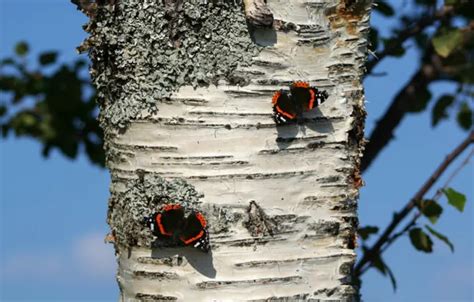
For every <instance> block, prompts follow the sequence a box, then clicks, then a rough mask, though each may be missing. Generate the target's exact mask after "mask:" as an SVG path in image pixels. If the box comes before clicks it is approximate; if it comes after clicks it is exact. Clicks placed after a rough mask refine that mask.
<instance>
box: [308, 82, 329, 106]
mask: <svg viewBox="0 0 474 302" xmlns="http://www.w3.org/2000/svg"><path fill="white" fill-rule="evenodd" d="M311 91H312V92H313V94H314V101H313V104H312V107H311V109H313V108H314V107H317V106H319V105H321V104H322V103H324V102H325V101H326V100H327V98H328V97H329V95H328V93H327V92H326V91H325V90H318V89H316V88H314V87H311ZM311 109H310V110H311Z"/></svg>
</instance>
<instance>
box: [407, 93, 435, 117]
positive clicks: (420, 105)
mask: <svg viewBox="0 0 474 302" xmlns="http://www.w3.org/2000/svg"><path fill="white" fill-rule="evenodd" d="M431 96H432V95H431V92H430V91H429V90H428V89H427V88H426V87H423V88H420V89H418V90H416V91H415V95H414V97H412V98H409V99H408V102H407V104H406V110H407V111H408V112H421V111H423V110H425V109H426V106H428V102H429V101H430V100H431Z"/></svg>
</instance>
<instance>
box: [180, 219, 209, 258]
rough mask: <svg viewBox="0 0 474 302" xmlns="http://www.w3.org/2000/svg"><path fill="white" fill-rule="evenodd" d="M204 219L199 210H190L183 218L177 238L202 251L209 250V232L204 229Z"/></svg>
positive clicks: (205, 223)
mask: <svg viewBox="0 0 474 302" xmlns="http://www.w3.org/2000/svg"><path fill="white" fill-rule="evenodd" d="M206 225H207V222H206V219H205V218H204V216H203V215H202V214H201V213H200V212H192V213H191V214H189V216H188V217H187V218H186V219H185V223H184V227H183V228H182V230H181V233H180V236H179V239H181V241H182V242H183V243H184V244H185V245H192V246H194V247H195V248H198V249H200V250H202V251H204V252H208V251H209V233H208V232H207V229H206Z"/></svg>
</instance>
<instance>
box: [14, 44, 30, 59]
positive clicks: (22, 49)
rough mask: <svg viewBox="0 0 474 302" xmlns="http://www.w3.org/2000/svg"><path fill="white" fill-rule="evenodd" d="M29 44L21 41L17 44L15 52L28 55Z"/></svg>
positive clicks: (21, 55)
mask: <svg viewBox="0 0 474 302" xmlns="http://www.w3.org/2000/svg"><path fill="white" fill-rule="evenodd" d="M28 50H29V46H28V44H27V43H26V42H24V41H21V42H18V43H17V44H16V45H15V53H16V54H17V55H19V56H20V57H23V56H26V55H27V54H28Z"/></svg>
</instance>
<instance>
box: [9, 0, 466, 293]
mask: <svg viewBox="0 0 474 302" xmlns="http://www.w3.org/2000/svg"><path fill="white" fill-rule="evenodd" d="M85 21H86V18H85V17H83V16H82V15H81V14H80V13H79V12H78V11H76V10H75V8H74V6H73V5H71V4H70V3H69V1H65V0H43V1H41V3H40V1H37V0H0V35H1V36H0V45H1V49H0V57H5V56H8V55H11V54H12V48H13V46H14V44H15V43H16V42H18V41H19V40H26V41H28V42H29V43H30V46H31V49H32V54H33V56H31V57H30V60H31V62H32V64H33V63H34V60H35V59H36V54H37V53H38V52H42V51H45V50H50V49H57V50H60V52H61V57H60V60H61V61H63V62H68V61H71V60H72V59H74V58H76V57H77V54H76V52H75V47H76V46H77V45H79V43H80V42H81V41H82V40H83V39H84V37H85V33H84V32H83V31H82V27H81V25H82V24H83V23H85ZM373 22H376V23H377V24H381V23H380V22H383V21H382V20H381V18H380V17H378V16H376V15H374V17H373ZM384 26H385V31H386V30H388V26H389V24H387V23H385V24H384ZM415 58H416V53H415V52H414V51H413V50H409V53H408V55H407V56H406V57H405V58H404V59H402V60H396V59H386V60H384V62H383V63H381V64H380V65H379V66H378V68H377V70H376V71H379V72H387V73H388V76H386V77H376V78H374V77H372V78H369V79H368V80H367V81H366V83H365V89H366V98H367V111H368V117H367V132H366V133H367V134H369V133H370V131H371V130H372V129H373V127H374V125H375V122H376V120H377V119H378V118H379V117H380V115H381V114H383V112H384V110H385V109H386V106H387V105H388V103H389V102H390V100H391V98H392V97H393V95H394V94H395V93H396V92H397V89H398V88H399V87H400V86H401V85H402V84H403V83H405V82H406V81H407V80H408V78H409V77H410V75H411V73H412V72H413V71H414V70H415V69H416V68H417V63H416V60H415ZM447 90H449V91H451V90H453V87H451V86H449V85H445V84H444V85H436V86H432V91H433V92H434V94H440V93H441V92H442V91H447ZM395 136H396V137H395V139H394V140H393V141H392V142H391V143H390V146H389V148H386V149H385V150H384V151H383V152H382V153H381V155H380V156H379V158H378V159H377V161H376V162H375V163H374V165H373V166H372V167H371V168H370V170H368V172H367V173H366V174H365V175H364V179H365V181H366V187H365V188H363V189H362V191H361V199H360V202H359V214H360V220H361V224H362V225H367V224H369V225H379V226H382V227H383V226H386V225H387V223H388V221H389V218H390V217H391V216H392V214H393V212H394V211H395V210H398V209H400V208H401V207H402V206H403V205H404V204H405V203H406V202H407V200H408V199H409V198H410V197H411V196H412V195H413V194H414V193H415V192H416V190H418V188H419V187H420V186H421V185H422V184H423V182H424V181H425V180H426V178H427V177H428V176H429V175H430V174H431V173H432V172H433V170H434V169H435V166H436V165H437V164H438V163H439V162H440V161H441V160H442V159H443V158H444V156H445V155H446V154H447V153H448V152H449V151H450V150H451V149H452V148H454V146H456V145H457V144H458V143H459V142H460V141H461V140H462V139H464V137H465V136H466V133H465V132H463V131H461V130H460V129H459V128H458V127H457V126H456V125H455V124H454V123H453V122H445V123H442V124H441V125H439V126H438V127H437V128H435V129H432V128H431V127H430V115H429V112H425V113H423V114H417V115H409V116H407V118H406V119H405V120H404V121H403V123H402V125H401V127H399V128H398V129H397V131H396V133H395ZM465 155H467V153H466V154H465ZM0 158H1V162H0V171H1V174H0V193H1V196H0V202H1V203H0V204H1V208H0V220H1V222H0V300H1V301H10V300H15V299H21V300H31V301H37V300H48V301H50V300H53V299H54V300H58V301H65V300H72V299H74V300H87V301H93V300H95V301H116V299H117V296H118V289H117V285H116V282H115V278H114V274H115V269H116V267H115V259H114V255H113V249H112V247H111V246H109V245H105V244H104V243H103V237H104V236H105V234H106V233H107V230H108V228H107V225H106V223H105V217H106V206H107V198H108V186H109V181H110V180H109V176H108V173H107V171H106V170H102V169H99V168H97V167H94V166H92V165H91V164H89V162H88V161H87V159H86V158H85V157H84V156H82V155H81V156H80V157H79V159H78V160H76V161H69V160H67V159H65V158H64V157H63V156H62V155H60V154H59V153H57V152H52V154H51V156H50V158H48V159H44V158H43V157H41V147H40V145H39V143H37V142H35V141H33V140H31V139H16V138H13V137H10V138H8V139H7V140H2V141H1V142H0ZM457 162H458V163H459V162H460V160H458V161H457ZM454 166H455V165H454ZM451 170H452V169H451ZM447 174H449V173H447ZM473 182H474V171H473V166H472V163H471V164H470V166H468V167H467V168H465V169H464V170H463V171H462V173H461V174H459V176H458V177H457V178H456V179H455V180H454V181H453V182H452V187H454V188H455V189H457V190H459V191H461V192H464V193H466V195H467V197H468V204H467V206H466V209H465V213H462V214H460V213H458V212H457V211H456V210H454V209H453V208H451V207H449V206H447V207H445V211H444V214H443V217H442V218H441V219H440V221H439V222H438V223H437V224H436V226H435V227H436V229H437V230H438V231H440V232H442V233H444V234H446V235H448V236H449V237H450V239H451V241H452V242H453V243H454V244H455V248H456V250H455V253H454V254H453V253H451V252H450V250H449V249H448V248H447V247H446V246H445V245H444V244H443V243H441V242H439V241H435V246H434V249H435V251H434V253H432V254H423V253H420V252H417V251H415V250H414V249H413V248H412V247H411V246H410V243H409V241H408V239H407V238H401V239H400V240H399V241H398V242H397V243H395V244H394V245H393V247H392V248H391V249H390V250H388V251H387V253H386V254H385V260H386V262H387V263H388V264H389V265H390V266H391V268H392V270H393V272H394V273H395V275H396V276H397V279H398V283H399V289H398V291H397V292H396V293H393V291H392V289H391V285H390V283H389V281H388V280H387V279H385V278H383V277H381V275H380V274H379V273H378V272H376V271H373V270H371V271H369V272H368V273H367V274H366V275H365V276H364V278H363V282H364V283H363V289H362V294H363V297H364V300H365V301H408V302H410V301H472V300H473V299H474V298H473V287H474V286H473V280H474V272H473V255H474V248H473V238H474V236H473V218H474V215H473V206H472V197H473V187H474V186H473V184H474V183H473ZM442 183H443V181H441V182H440V183H439V184H442ZM428 196H432V194H431V195H428ZM443 203H445V201H444V200H443Z"/></svg>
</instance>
